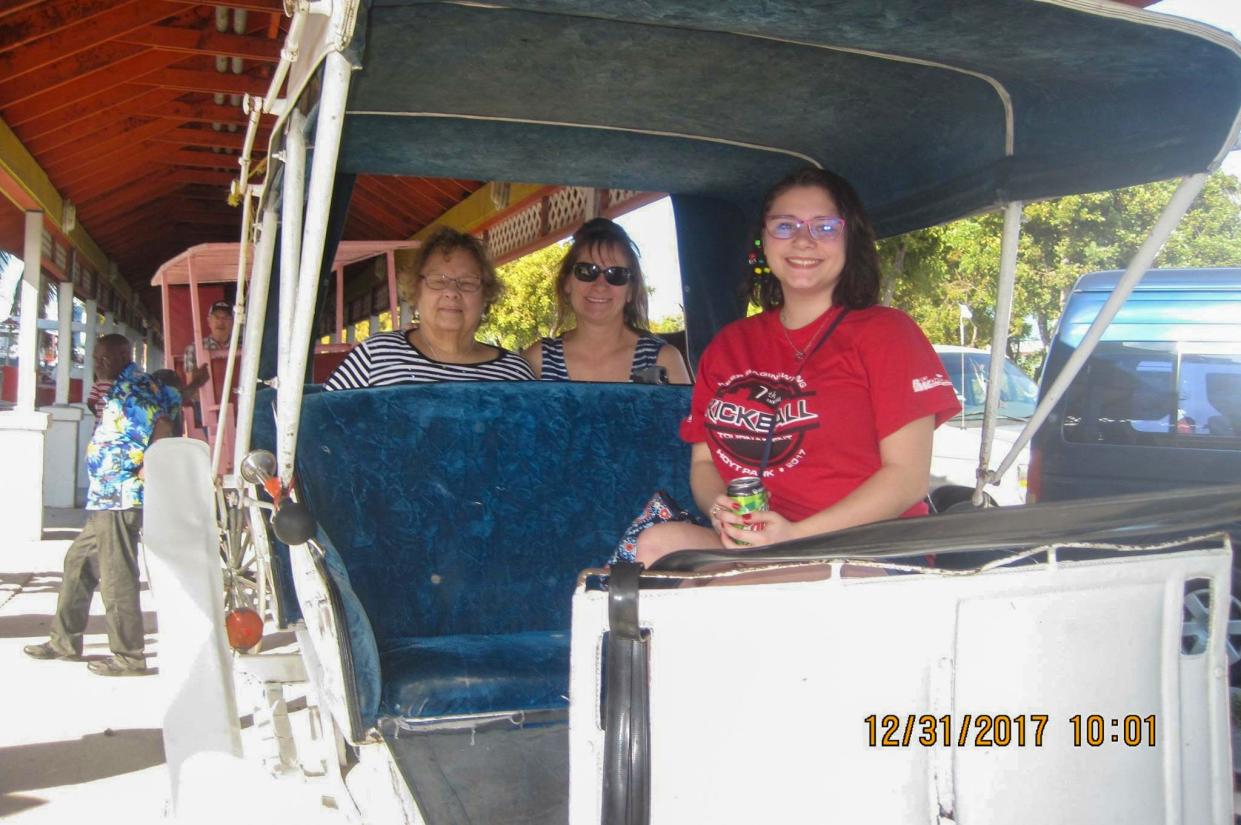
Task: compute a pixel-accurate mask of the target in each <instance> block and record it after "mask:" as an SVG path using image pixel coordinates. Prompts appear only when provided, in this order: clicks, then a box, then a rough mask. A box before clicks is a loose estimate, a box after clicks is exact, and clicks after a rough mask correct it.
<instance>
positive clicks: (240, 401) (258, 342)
mask: <svg viewBox="0 0 1241 825" xmlns="http://www.w3.org/2000/svg"><path fill="white" fill-rule="evenodd" d="M278 223H279V221H278V216H277V214H276V207H275V205H269V206H267V207H266V208H265V209H264V210H263V217H262V222H261V224H260V226H259V242H258V248H257V249H256V250H255V253H254V271H253V272H252V273H251V278H250V300H249V304H250V306H251V311H250V318H249V322H248V323H247V324H246V340H245V344H244V345H243V346H242V348H241V377H240V379H239V381H238V386H239V389H238V396H237V430H236V433H235V435H234V438H233V471H234V472H236V471H237V470H238V469H239V468H240V467H241V460H242V458H244V457H245V455H246V453H247V452H249V451H250V430H251V425H252V424H253V422H254V396H255V394H256V393H257V392H258V383H259V357H260V356H261V355H262V352H261V351H262V349H263V327H264V323H265V321H266V320H267V292H268V286H269V284H270V283H271V265H272V258H273V256H274V254H275V248H276V227H277V225H278Z"/></svg>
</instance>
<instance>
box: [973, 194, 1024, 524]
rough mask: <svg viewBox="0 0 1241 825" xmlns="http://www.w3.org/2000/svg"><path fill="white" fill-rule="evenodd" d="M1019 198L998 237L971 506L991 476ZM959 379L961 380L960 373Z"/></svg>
mask: <svg viewBox="0 0 1241 825" xmlns="http://www.w3.org/2000/svg"><path fill="white" fill-rule="evenodd" d="M1021 210H1022V203H1021V201H1012V202H1011V203H1009V204H1008V205H1007V206H1005V207H1004V234H1003V235H1002V236H1001V239H1000V278H999V283H998V285H997V286H996V294H995V325H994V326H993V327H992V332H991V358H990V362H989V364H988V368H987V400H986V403H985V404H984V406H983V414H982V438H981V441H980V443H979V445H978V476H977V477H978V481H977V483H975V485H974V495H973V497H972V501H973V504H974V506H975V507H979V506H981V505H982V502H983V495H984V494H983V488H984V487H986V486H987V484H988V483H989V482H991V481H992V480H995V479H998V478H999V476H995V477H994V479H993V477H992V476H991V473H990V472H989V470H988V467H990V465H991V440H992V438H993V437H994V436H995V416H996V413H998V412H999V409H1000V388H1001V387H1002V386H1003V383H1004V381H1003V378H1004V365H1005V363H1006V361H1005V355H1004V354H1005V353H1006V352H1007V351H1008V327H1009V324H1010V323H1011V321H1012V317H1013V285H1014V283H1015V282H1016V280H1017V245H1018V242H1019V241H1020V240H1021ZM962 380H965V376H964V373H962Z"/></svg>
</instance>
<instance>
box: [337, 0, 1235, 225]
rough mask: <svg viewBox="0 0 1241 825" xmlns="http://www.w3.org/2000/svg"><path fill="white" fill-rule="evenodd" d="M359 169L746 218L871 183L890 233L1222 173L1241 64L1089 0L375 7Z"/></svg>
mask: <svg viewBox="0 0 1241 825" xmlns="http://www.w3.org/2000/svg"><path fill="white" fill-rule="evenodd" d="M356 31H357V35H356V39H355V43H354V51H355V55H356V56H357V57H358V60H359V62H360V63H361V66H362V68H361V70H360V71H359V72H358V73H356V74H355V76H354V79H353V81H352V86H351V89H350V94H349V102H348V113H349V114H348V117H347V119H346V125H345V135H344V141H343V145H342V150H341V157H340V163H339V168H340V169H341V170H342V171H347V172H368V173H386V174H401V175H420V176H442V177H455V178H472V179H483V180H534V181H541V182H547V183H564V184H574V185H588V186H596V187H613V188H622V189H640V190H650V191H667V192H673V193H679V194H691V195H705V196H712V197H719V198H723V199H726V200H729V201H732V202H734V203H739V204H743V205H745V204H748V203H749V202H750V201H751V200H752V199H753V198H754V197H755V196H756V195H757V193H759V192H761V191H762V190H763V189H764V188H765V187H766V186H767V185H768V184H770V183H771V182H773V181H774V180H776V179H777V178H779V177H780V176H781V175H782V174H784V173H785V172H787V171H789V170H790V169H791V168H794V167H797V166H801V165H804V164H806V163H815V164H819V165H822V166H824V167H827V168H830V169H832V170H834V171H836V172H838V173H840V174H842V175H844V176H845V177H847V178H849V179H850V180H851V181H852V182H853V183H854V185H855V186H856V187H857V188H858V190H859V192H860V194H861V196H862V198H863V201H864V202H865V203H866V204H867V208H868V210H869V211H870V213H871V216H872V219H873V220H874V222H875V224H876V227H877V229H878V230H879V232H880V234H881V235H891V234H896V233H900V232H904V231H908V230H910V229H915V228H919V227H924V226H930V225H934V224H937V223H941V222H944V221H947V220H951V219H953V218H956V217H960V216H962V215H966V214H970V213H973V212H977V211H980V210H983V209H987V208H989V207H992V206H995V205H997V204H999V203H1002V202H1004V201H1006V200H1012V199H1021V200H1032V199H1037V198H1044V197H1053V196H1058V195H1064V194H1068V193H1073V192H1086V191H1098V190H1104V189H1111V188H1116V187H1118V186H1123V185H1129V184H1136V183H1143V182H1147V181H1151V180H1158V179H1163V178H1168V177H1173V176H1177V175H1183V174H1187V173H1193V172H1200V171H1204V170H1205V169H1207V168H1208V167H1209V166H1210V165H1211V164H1212V163H1213V162H1214V161H1215V160H1217V158H1218V157H1219V156H1220V155H1221V153H1222V150H1223V149H1224V148H1225V147H1227V146H1229V145H1231V143H1233V142H1234V141H1235V140H1236V129H1237V123H1238V112H1239V111H1241V50H1239V47H1238V45H1237V43H1236V41H1235V40H1232V39H1231V38H1230V37H1228V36H1227V35H1224V34H1222V33H1219V32H1214V31H1213V30H1208V29H1207V28H1206V27H1203V26H1200V25H1197V24H1192V23H1186V22H1184V21H1179V20H1175V19H1173V18H1167V17H1163V16H1160V15H1154V14H1150V13H1146V12H1138V11H1135V10H1133V9H1130V8H1128V7H1125V6H1120V5H1117V4H1112V3H1107V2H1089V1H1088V0H1057V1H1056V2H1043V1H1042V0H953V1H952V2H944V1H942V0H883V1H882V2H872V0H864V1H862V0H852V1H848V0H835V1H834V2H825V1H824V0H817V1H816V0H799V1H798V2H790V1H788V0H783V1H773V2H746V3H741V2H735V0H715V2H710V3H704V2H691V0H660V1H659V2H636V1H635V0H521V2H517V3H513V4H510V5H507V6H505V7H502V8H501V7H492V6H481V5H464V4H456V3H427V2H411V0H371V2H370V3H369V4H368V6H367V8H366V9H365V10H364V11H363V12H362V15H361V17H360V19H359V21H358V26H357V29H356Z"/></svg>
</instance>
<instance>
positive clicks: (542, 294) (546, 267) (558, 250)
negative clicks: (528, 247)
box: [478, 243, 569, 350]
mask: <svg viewBox="0 0 1241 825" xmlns="http://www.w3.org/2000/svg"><path fill="white" fill-rule="evenodd" d="M568 248H569V247H568V245H567V244H563V243H558V244H552V245H551V246H547V247H544V248H542V249H540V250H538V251H536V252H531V253H530V254H529V255H526V256H525V257H523V258H518V259H517V260H515V261H513V262H511V263H507V264H504V265H503V266H501V267H499V268H498V270H497V271H498V273H499V276H500V283H502V284H503V285H504V293H503V294H502V295H501V296H500V300H499V301H497V302H496V304H495V306H493V307H492V308H491V312H490V314H489V315H488V317H487V320H486V321H484V322H483V324H482V327H481V328H480V329H479V331H478V335H479V338H481V339H482V340H484V341H491V342H493V343H496V344H499V345H500V346H502V347H506V348H508V349H513V350H517V349H521V348H522V347H525V346H527V345H528V344H530V343H531V342H533V341H536V340H538V338H539V337H540V336H543V335H547V334H548V333H549V332H550V331H551V328H552V322H553V321H554V320H555V318H556V296H555V294H554V292H553V284H554V283H555V280H556V270H557V268H558V267H559V266H560V261H561V259H562V258H564V254H565V252H566V251H567V250H568Z"/></svg>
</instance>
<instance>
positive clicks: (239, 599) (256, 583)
mask: <svg viewBox="0 0 1241 825" xmlns="http://www.w3.org/2000/svg"><path fill="white" fill-rule="evenodd" d="M217 504H218V506H219V507H220V510H219V512H220V561H221V564H222V566H223V568H224V610H225V613H226V614H227V613H228V612H229V611H231V610H235V609H238V608H249V609H250V610H253V611H254V612H255V613H257V614H258V615H259V617H260V618H261V619H262V620H263V622H264V624H266V623H267V621H268V620H269V619H271V620H274V619H275V605H274V604H273V603H272V591H273V588H272V570H271V565H270V563H269V558H270V556H269V554H268V547H267V535H266V531H265V530H264V529H263V528H262V526H261V525H260V526H259V529H258V530H255V529H254V525H252V524H251V521H250V518H247V515H246V514H243V513H242V511H241V509H240V508H239V506H238V505H237V502H236V497H235V495H233V494H231V493H229V494H224V493H219V494H217ZM259 516H260V517H261V512H260V513H259ZM256 536H257V537H258V538H257V541H256ZM257 647H258V646H257V645H256V647H255V648H252V649H257Z"/></svg>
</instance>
